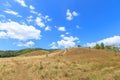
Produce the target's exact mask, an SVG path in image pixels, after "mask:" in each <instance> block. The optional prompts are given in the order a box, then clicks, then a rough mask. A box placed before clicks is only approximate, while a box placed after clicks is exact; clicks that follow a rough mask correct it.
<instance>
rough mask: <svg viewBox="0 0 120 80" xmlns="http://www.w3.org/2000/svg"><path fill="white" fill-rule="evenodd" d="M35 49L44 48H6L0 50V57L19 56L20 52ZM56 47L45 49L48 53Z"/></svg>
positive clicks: (23, 52)
mask: <svg viewBox="0 0 120 80" xmlns="http://www.w3.org/2000/svg"><path fill="white" fill-rule="evenodd" d="M37 50H46V49H42V48H26V49H22V50H8V51H0V58H4V57H15V56H19V55H21V54H26V53H29V52H32V51H37ZM56 50H57V49H49V50H46V51H49V53H52V52H54V51H56Z"/></svg>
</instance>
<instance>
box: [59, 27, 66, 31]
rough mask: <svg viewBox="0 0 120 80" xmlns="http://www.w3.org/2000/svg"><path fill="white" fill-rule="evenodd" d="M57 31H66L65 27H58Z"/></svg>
mask: <svg viewBox="0 0 120 80" xmlns="http://www.w3.org/2000/svg"><path fill="white" fill-rule="evenodd" d="M58 30H59V31H66V29H65V27H58Z"/></svg>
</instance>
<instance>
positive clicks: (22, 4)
mask: <svg viewBox="0 0 120 80" xmlns="http://www.w3.org/2000/svg"><path fill="white" fill-rule="evenodd" d="M15 1H16V2H18V3H19V4H20V5H21V6H23V7H27V5H26V4H25V1H24V0H15Z"/></svg>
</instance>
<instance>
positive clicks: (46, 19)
mask: <svg viewBox="0 0 120 80" xmlns="http://www.w3.org/2000/svg"><path fill="white" fill-rule="evenodd" d="M44 19H45V22H47V21H52V19H50V18H49V16H48V15H46V16H45V17H44Z"/></svg>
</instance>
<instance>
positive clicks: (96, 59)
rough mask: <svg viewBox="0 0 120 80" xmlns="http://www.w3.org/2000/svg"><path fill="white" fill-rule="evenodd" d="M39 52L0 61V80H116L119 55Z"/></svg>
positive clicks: (119, 72) (90, 51) (94, 51)
mask: <svg viewBox="0 0 120 80" xmlns="http://www.w3.org/2000/svg"><path fill="white" fill-rule="evenodd" d="M23 51H24V50H23ZM40 52H41V50H33V51H30V52H27V53H23V54H21V55H19V56H17V57H10V58H0V80H120V52H115V51H111V50H100V49H99V50H98V49H89V48H71V49H67V50H55V51H47V50H42V52H43V53H42V55H41V53H40ZM48 52H49V53H50V54H48ZM44 53H47V55H46V54H45V55H44Z"/></svg>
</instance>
